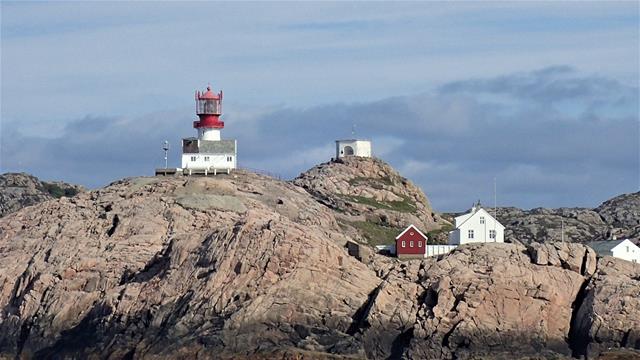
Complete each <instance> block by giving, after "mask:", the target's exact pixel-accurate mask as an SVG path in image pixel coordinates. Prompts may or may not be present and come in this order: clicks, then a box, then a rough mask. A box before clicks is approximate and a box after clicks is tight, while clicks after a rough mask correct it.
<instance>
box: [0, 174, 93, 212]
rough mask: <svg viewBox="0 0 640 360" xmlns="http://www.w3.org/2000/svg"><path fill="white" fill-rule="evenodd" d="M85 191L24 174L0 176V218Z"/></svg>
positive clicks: (80, 187) (78, 187)
mask: <svg viewBox="0 0 640 360" xmlns="http://www.w3.org/2000/svg"><path fill="white" fill-rule="evenodd" d="M81 191H85V189H84V188H83V187H82V186H77V185H71V184H67V183H64V182H60V181H55V182H46V181H40V180H39V179H38V178H36V177H35V176H31V175H28V174H25V173H6V174H2V175H0V217H3V216H5V215H7V214H10V213H12V212H14V211H18V210H20V209H22V208H23V207H25V206H31V205H35V204H38V203H41V202H43V201H47V200H51V199H55V198H60V197H63V196H66V197H71V196H75V195H76V194H77V193H79V192H81Z"/></svg>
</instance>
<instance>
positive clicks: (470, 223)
mask: <svg viewBox="0 0 640 360" xmlns="http://www.w3.org/2000/svg"><path fill="white" fill-rule="evenodd" d="M455 227H456V228H455V229H454V230H453V231H450V232H449V245H462V244H469V243H478V242H480V243H488V242H504V226H503V225H502V224H500V222H499V221H498V220H496V219H495V218H494V217H493V216H491V214H489V212H488V211H486V210H485V209H483V208H482V207H480V204H479V203H478V204H477V205H474V206H473V207H472V208H471V211H470V212H469V213H467V214H464V215H460V216H458V217H456V218H455Z"/></svg>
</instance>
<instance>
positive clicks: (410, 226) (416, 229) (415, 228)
mask: <svg viewBox="0 0 640 360" xmlns="http://www.w3.org/2000/svg"><path fill="white" fill-rule="evenodd" d="M411 228H413V230H415V231H417V232H418V234H420V235H422V237H423V238H425V239H428V238H427V235H425V234H423V233H422V231H420V230H418V228H417V227H415V226H414V225H413V224H411V225H409V226H407V228H406V229H404V230H403V231H402V232H401V233H400V234H399V235H398V236H396V240H398V239H399V238H400V237H401V236H402V235H404V233H406V232H407V231H408V230H409V229H411Z"/></svg>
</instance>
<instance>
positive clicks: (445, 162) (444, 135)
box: [1, 66, 640, 211]
mask: <svg viewBox="0 0 640 360" xmlns="http://www.w3.org/2000/svg"><path fill="white" fill-rule="evenodd" d="M496 94H497V95H505V96H507V97H508V98H509V99H508V100H505V99H497V100H496V98H495V97H492V96H488V95H496ZM621 99H622V100H621ZM637 99H638V87H637V85H633V86H632V85H627V84H623V83H621V82H619V81H617V80H614V79H610V78H606V77H602V76H594V75H592V74H585V73H582V72H580V71H578V70H576V69H574V68H571V67H568V66H554V67H549V68H543V69H537V70H533V71H529V72H518V73H512V74H506V75H500V76H496V77H491V78H483V79H469V80H463V81H456V82H450V83H447V84H443V85H442V86H441V87H440V88H439V89H438V91H435V92H432V93H423V94H417V95H412V96H400V97H388V98H382V99H379V100H376V101H369V102H360V103H351V104H345V103H334V104H325V105H319V106H315V107H309V108H295V107H286V106H280V107H269V108H259V107H257V108H247V107H239V106H233V105H229V106H227V109H226V111H227V112H226V114H225V122H226V125H227V127H226V128H225V130H224V132H223V136H224V137H227V138H237V139H238V149H239V163H240V165H241V166H245V167H250V168H256V169H260V170H264V171H269V172H272V173H277V174H280V175H282V176H283V177H285V178H291V177H294V176H296V175H297V174H298V173H300V172H301V171H304V170H306V169H307V168H310V167H311V166H313V165H315V164H317V163H319V162H323V161H328V160H329V159H330V158H331V157H332V156H334V153H333V152H334V142H333V141H334V140H335V139H339V138H345V137H350V136H351V130H352V127H353V125H354V124H355V125H356V127H355V128H356V131H357V136H358V137H362V138H369V139H371V140H372V141H373V152H374V154H375V155H376V156H379V157H382V158H383V159H384V160H386V161H388V162H389V163H391V164H392V165H393V166H394V167H396V168H397V169H399V170H400V171H401V172H402V173H403V174H404V175H405V176H407V177H409V178H410V179H411V180H413V181H414V182H415V183H417V184H418V185H420V186H421V187H422V188H423V189H424V191H425V192H426V193H427V195H428V196H429V197H430V199H431V201H432V204H433V205H434V206H435V208H436V209H437V210H440V211H459V210H463V209H466V208H468V206H469V204H470V203H471V202H473V201H475V200H477V199H481V200H482V201H483V203H487V204H491V203H492V202H493V201H492V199H493V182H494V178H495V179H497V184H498V201H499V205H514V206H520V207H536V206H595V205H597V204H598V203H599V202H601V201H603V200H605V199H607V198H609V197H611V196H613V195H616V194H619V193H622V192H631V191H636V190H637V189H638V186H639V180H640V179H639V174H638V171H639V168H640V164H639V159H638V156H639V144H638V135H639V133H638V132H639V123H638V100H637ZM562 100H571V101H570V102H567V101H562ZM191 112H192V110H191V109H181V110H176V111H173V112H168V111H164V112H158V113H154V114H148V115H144V116H138V117H126V116H119V117H97V116H86V117H83V118H80V119H76V120H74V121H70V122H68V124H67V125H66V126H65V127H63V129H62V130H61V131H60V133H59V134H56V135H52V136H49V137H48V138H47V137H43V136H38V135H30V134H28V133H24V132H21V130H20V129H18V128H16V127H14V126H12V125H11V124H9V126H6V125H5V126H4V127H3V132H2V154H1V155H2V156H1V160H2V164H1V165H2V167H3V170H5V171H6V170H22V171H28V172H31V173H34V174H36V175H38V176H42V177H44V178H47V179H54V178H55V179H65V180H68V181H72V182H79V183H83V184H86V185H89V186H98V185H103V184H105V183H108V182H110V181H113V180H115V179H118V178H119V177H123V176H134V175H144V174H151V173H152V172H153V168H154V167H156V166H160V165H161V164H162V156H163V155H162V151H161V150H160V147H161V144H162V141H163V140H164V139H165V138H166V139H169V140H170V141H171V144H172V145H173V148H172V153H171V160H172V162H171V164H172V165H173V166H176V165H178V164H177V162H178V152H179V141H180V137H182V136H185V137H186V136H191V135H192V134H193V132H194V130H193V129H191V121H192V120H193V118H192V114H191Z"/></svg>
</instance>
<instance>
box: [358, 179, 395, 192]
mask: <svg viewBox="0 0 640 360" xmlns="http://www.w3.org/2000/svg"><path fill="white" fill-rule="evenodd" d="M362 184H364V185H368V186H370V187H372V188H374V189H376V190H380V189H382V188H383V185H387V186H393V180H391V177H389V176H384V177H381V178H370V177H362V176H358V177H355V178H353V179H350V180H349V185H351V186H355V185H362Z"/></svg>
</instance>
